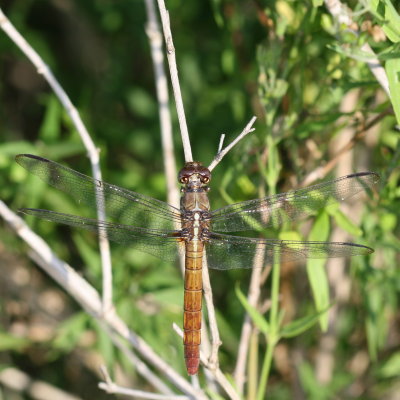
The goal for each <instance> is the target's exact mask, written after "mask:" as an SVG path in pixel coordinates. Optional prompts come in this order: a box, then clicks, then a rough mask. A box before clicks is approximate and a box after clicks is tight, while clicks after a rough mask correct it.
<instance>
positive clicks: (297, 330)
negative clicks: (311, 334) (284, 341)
mask: <svg viewBox="0 0 400 400" xmlns="http://www.w3.org/2000/svg"><path fill="white" fill-rule="evenodd" d="M331 306H332V305H329V306H328V307H325V309H323V310H321V311H318V312H315V313H314V314H311V315H307V316H306V317H302V318H299V319H296V320H295V321H292V322H290V323H289V324H287V325H285V326H284V327H283V328H282V329H281V332H280V335H281V337H284V338H292V337H294V336H298V335H300V334H301V333H303V332H305V331H306V330H307V329H310V328H311V327H312V326H313V325H315V324H316V323H317V322H318V320H320V319H321V317H322V316H323V315H324V314H325V315H326V316H327V311H328V310H329V308H330V307H331Z"/></svg>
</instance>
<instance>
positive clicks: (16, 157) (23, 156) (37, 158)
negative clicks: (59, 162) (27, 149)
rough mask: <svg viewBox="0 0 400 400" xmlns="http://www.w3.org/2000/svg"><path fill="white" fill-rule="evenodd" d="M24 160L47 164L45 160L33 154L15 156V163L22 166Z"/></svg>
mask: <svg viewBox="0 0 400 400" xmlns="http://www.w3.org/2000/svg"><path fill="white" fill-rule="evenodd" d="M24 158H32V159H33V160H39V161H43V162H49V160H47V159H46V158H43V157H39V156H35V155H34V154H17V155H16V156H15V161H16V162H17V163H18V164H20V165H22V163H23V161H22V160H23V159H24Z"/></svg>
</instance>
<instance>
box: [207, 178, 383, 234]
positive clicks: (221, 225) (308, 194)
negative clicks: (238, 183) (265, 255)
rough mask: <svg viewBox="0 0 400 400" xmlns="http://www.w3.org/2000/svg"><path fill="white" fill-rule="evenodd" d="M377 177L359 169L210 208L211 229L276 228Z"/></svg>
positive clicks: (338, 199) (365, 186) (344, 196)
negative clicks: (255, 197)
mask: <svg viewBox="0 0 400 400" xmlns="http://www.w3.org/2000/svg"><path fill="white" fill-rule="evenodd" d="M378 181H379V175H378V174H375V173H374V172H361V173H358V174H353V175H347V176H343V177H341V178H338V179H335V180H333V181H328V182H323V183H320V184H317V185H314V186H310V187H307V188H303V189H297V190H292V191H290V192H287V193H281V194H278V195H275V196H269V197H264V198H262V199H256V200H250V201H244V202H241V203H236V204H231V205H229V206H226V207H223V208H220V209H218V210H215V211H212V212H211V224H212V229H213V231H217V232H235V231H244V230H254V229H256V230H260V229H261V228H265V227H273V228H277V227H279V226H280V225H282V224H283V223H285V222H287V221H291V220H294V219H297V218H301V217H304V216H306V215H307V214H312V213H314V212H315V211H316V210H318V209H320V208H322V207H325V206H327V205H329V204H332V203H335V202H341V201H344V200H346V199H348V198H349V197H351V196H354V195H355V194H357V193H359V192H361V191H363V190H366V189H371V188H372V187H373V186H374V185H375V184H376V183H377V182H378Z"/></svg>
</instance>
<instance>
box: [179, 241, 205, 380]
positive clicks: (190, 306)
mask: <svg viewBox="0 0 400 400" xmlns="http://www.w3.org/2000/svg"><path fill="white" fill-rule="evenodd" d="M203 248H204V244H203V242H201V241H198V240H191V241H189V242H187V243H186V251H185V294H184V301H183V303H184V313H183V344H184V352H185V362H186V369H187V371H188V374H189V375H195V374H197V371H198V369H199V363H200V342H201V338H200V333H201V302H202V289H203V281H202V275H201V274H202V263H203Z"/></svg>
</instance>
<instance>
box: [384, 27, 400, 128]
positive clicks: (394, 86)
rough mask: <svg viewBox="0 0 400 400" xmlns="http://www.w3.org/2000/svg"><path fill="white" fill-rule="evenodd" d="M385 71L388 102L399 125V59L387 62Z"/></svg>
mask: <svg viewBox="0 0 400 400" xmlns="http://www.w3.org/2000/svg"><path fill="white" fill-rule="evenodd" d="M399 26H400V25H399ZM385 70H386V74H387V77H388V80H389V90H390V100H391V102H392V106H393V109H394V113H395V115H396V119H397V123H398V124H400V58H395V59H392V60H387V61H386V64H385Z"/></svg>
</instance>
